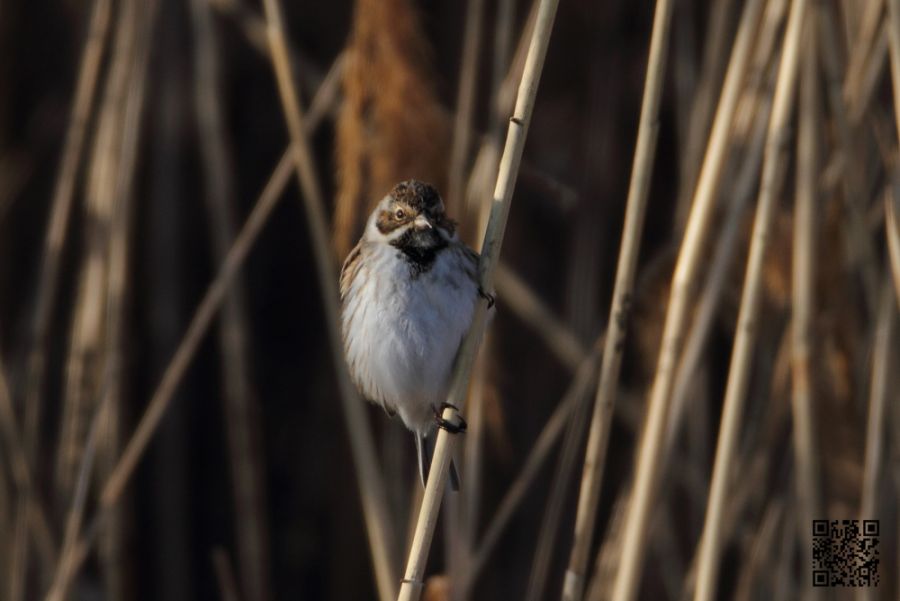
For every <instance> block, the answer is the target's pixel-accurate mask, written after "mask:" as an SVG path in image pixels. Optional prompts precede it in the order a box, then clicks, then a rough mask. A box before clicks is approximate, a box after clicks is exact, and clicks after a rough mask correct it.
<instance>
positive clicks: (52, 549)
mask: <svg viewBox="0 0 900 601" xmlns="http://www.w3.org/2000/svg"><path fill="white" fill-rule="evenodd" d="M0 432H2V434H3V436H2V439H3V440H4V441H5V444H6V449H4V450H5V454H6V456H7V457H8V458H9V459H8V463H9V471H10V474H11V475H12V481H13V484H14V490H15V492H16V495H17V499H16V500H17V501H18V503H17V504H16V505H17V507H16V511H17V512H20V513H10V517H11V518H13V519H12V520H11V521H10V523H11V525H12V531H13V535H12V536H10V537H8V539H7V540H8V541H9V547H10V549H9V553H10V555H11V556H12V557H11V561H10V562H9V563H8V564H3V565H4V566H8V567H9V572H8V573H7V578H9V582H10V583H11V585H13V584H15V586H11V588H10V596H9V599H15V598H16V595H19V594H20V593H19V591H20V590H21V591H22V592H24V584H25V582H24V573H23V574H22V575H21V576H17V574H16V571H17V570H22V569H24V567H25V566H24V565H23V563H22V558H23V557H24V554H25V553H27V547H25V546H23V543H22V541H23V540H24V541H28V540H29V538H28V534H29V530H30V531H31V533H32V536H34V538H35V540H37V541H38V545H37V548H38V550H39V551H40V550H43V552H42V555H41V559H42V561H44V562H49V563H47V565H52V564H53V563H54V562H55V561H56V546H55V542H54V539H53V534H52V533H51V531H50V525H49V521H48V519H47V514H46V513H45V512H44V508H43V505H42V504H41V503H40V502H39V501H38V500H37V495H36V494H35V492H36V489H35V482H34V478H33V477H32V474H31V469H30V467H29V465H28V458H27V456H26V454H25V445H24V444H23V442H22V439H21V435H20V430H19V428H18V426H17V424H16V414H15V409H14V408H13V402H12V395H11V394H10V388H9V385H8V382H7V379H6V367H5V366H4V364H3V359H2V357H0ZM0 479H5V476H0ZM28 498H31V499H32V501H31V503H30V509H29V503H28V502H27V499H28ZM16 578H21V580H19V581H17V582H16ZM19 587H21V588H19Z"/></svg>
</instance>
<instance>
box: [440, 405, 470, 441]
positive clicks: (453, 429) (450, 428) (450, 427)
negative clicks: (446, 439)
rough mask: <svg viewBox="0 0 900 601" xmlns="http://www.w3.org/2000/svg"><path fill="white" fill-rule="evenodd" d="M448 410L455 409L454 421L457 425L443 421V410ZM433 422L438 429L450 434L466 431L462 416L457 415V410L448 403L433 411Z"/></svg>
mask: <svg viewBox="0 0 900 601" xmlns="http://www.w3.org/2000/svg"><path fill="white" fill-rule="evenodd" d="M448 408H450V409H456V411H457V413H456V419H457V420H458V421H457V423H453V422H451V421H447V420H445V419H444V416H443V413H444V409H448ZM434 421H435V423H436V424H437V427H438V428H440V429H442V430H446V431H447V432H449V433H450V434H462V433H463V432H465V431H466V428H468V424H466V420H464V419H463V416H462V415H460V414H459V409H457V408H456V406H455V405H451V404H450V403H441V406H440V407H438V408H437V409H435V410H434Z"/></svg>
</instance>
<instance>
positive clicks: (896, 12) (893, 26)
mask: <svg viewBox="0 0 900 601" xmlns="http://www.w3.org/2000/svg"><path fill="white" fill-rule="evenodd" d="M887 7H888V13H887V16H888V19H887V22H888V42H889V48H890V58H891V89H892V90H893V92H894V123H895V124H896V127H897V132H898V138H900V2H898V1H897V0H887Z"/></svg>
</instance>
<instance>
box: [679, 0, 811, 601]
mask: <svg viewBox="0 0 900 601" xmlns="http://www.w3.org/2000/svg"><path fill="white" fill-rule="evenodd" d="M806 5H807V1H806V0H794V1H793V3H792V4H791V12H790V15H789V16H788V24H787V29H786V31H785V34H784V35H785V37H784V50H783V51H782V55H781V64H780V65H779V71H778V81H777V83H776V86H775V98H774V100H773V103H772V116H771V120H770V122H769V131H768V133H767V137H766V150H765V154H764V158H763V172H762V182H761V184H760V191H759V201H758V206H757V210H756V218H755V221H754V224H753V238H752V241H751V244H750V256H749V257H748V259H747V273H746V276H745V279H744V289H743V293H742V296H741V308H740V314H739V316H738V323H737V331H736V333H735V340H734V346H733V349H732V354H731V364H730V366H729V370H728V373H729V376H728V384H727V387H726V390H725V401H724V409H723V413H722V424H721V426H720V428H719V437H718V442H717V445H716V459H715V466H714V468H713V478H712V483H711V485H710V494H709V505H708V507H707V510H706V521H705V523H704V526H703V535H702V537H701V540H700V549H701V550H700V561H699V564H698V565H699V567H698V573H697V589H696V592H695V595H694V601H711V600H712V599H713V597H714V595H715V587H716V580H717V577H718V560H719V553H720V548H721V544H722V543H721V534H722V532H721V521H722V515H723V510H724V506H725V501H726V496H727V495H726V493H727V489H728V484H729V482H731V475H732V468H733V463H734V454H735V449H736V447H737V438H738V435H739V430H740V425H741V419H742V414H743V407H744V400H745V397H746V393H747V385H748V383H749V378H750V367H751V364H752V358H753V350H754V347H755V345H756V339H757V333H758V319H759V310H760V304H761V299H762V286H763V280H762V272H763V264H764V260H765V254H766V250H767V249H768V246H769V241H770V238H771V236H772V232H771V230H772V222H773V219H774V215H775V208H776V200H777V197H778V192H779V190H778V189H777V179H778V178H777V171H778V169H779V165H780V162H781V160H782V159H783V157H784V154H785V150H786V148H787V145H788V141H789V127H790V118H791V110H792V108H793V105H794V96H795V91H796V79H797V78H796V75H797V67H798V64H799V57H800V48H801V44H800V42H801V35H802V33H803V19H804V16H805V14H806Z"/></svg>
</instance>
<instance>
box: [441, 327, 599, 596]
mask: <svg viewBox="0 0 900 601" xmlns="http://www.w3.org/2000/svg"><path fill="white" fill-rule="evenodd" d="M602 342H603V337H602V336H601V337H600V338H598V339H597V341H596V343H595V344H594V347H593V349H592V350H591V352H589V353H587V354H586V355H585V357H584V358H583V359H582V360H581V363H580V364H579V366H578V369H576V370H575V375H574V376H573V378H572V381H571V383H570V384H569V387H568V389H567V390H566V392H565V393H564V394H563V397H562V399H560V401H559V403H558V404H557V406H556V409H554V410H553V413H552V414H551V415H550V417H549V418H548V419H547V421H546V422H545V424H544V428H543V429H542V430H541V433H540V434H539V435H538V437H537V439H536V440H535V442H534V444H533V445H532V446H531V451H530V452H529V454H528V457H526V458H525V461H524V462H523V464H522V467H521V469H520V470H519V473H518V475H517V476H516V477H515V479H514V480H513V482H512V484H511V485H510V486H509V488H508V489H507V490H506V494H504V496H503V499H502V500H501V501H500V504H499V505H498V506H497V509H496V511H495V512H494V515H493V516H492V517H491V519H490V520H489V521H488V525H487V528H485V531H484V534H483V535H482V537H481V539H480V540H479V541H478V545H477V548H476V550H475V552H474V555H473V557H472V560H471V561H470V562H469V565H468V571H467V573H466V574H465V575H464V579H463V581H462V582H461V583H457V585H456V586H457V587H458V588H460V589H461V590H462V594H463V596H468V594H469V593H470V591H471V588H472V587H473V586H474V584H475V581H476V580H477V578H478V576H479V575H480V574H481V571H482V570H483V569H484V567H485V565H486V564H487V561H488V559H489V558H490V556H491V554H492V553H493V551H494V549H495V548H496V546H497V543H498V542H499V540H500V536H501V535H502V534H503V533H504V531H505V530H506V527H507V526H508V525H509V521H510V519H511V518H512V516H513V514H514V513H515V511H516V509H518V507H519V506H520V505H521V504H522V501H523V500H524V499H525V495H526V494H527V493H528V491H529V489H530V487H531V485H532V484H533V483H534V480H535V478H536V477H537V475H538V472H539V470H540V469H541V467H542V466H543V464H544V462H545V461H546V460H547V457H548V456H549V454H550V452H551V451H552V450H553V447H554V445H555V444H556V441H557V439H559V437H560V436H561V435H562V433H563V432H564V431H565V427H566V424H568V423H569V421H570V418H571V416H572V414H573V413H574V412H575V411H576V409H577V407H578V400H579V399H583V398H585V395H586V394H587V392H588V390H589V388H590V385H591V383H592V382H593V381H594V378H595V377H596V374H597V370H598V369H599V367H600V362H599V359H600V349H601V348H602Z"/></svg>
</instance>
